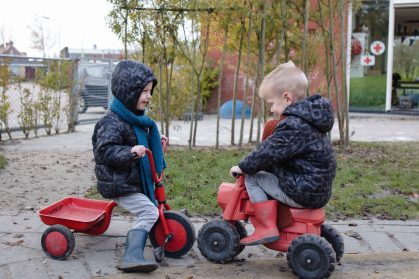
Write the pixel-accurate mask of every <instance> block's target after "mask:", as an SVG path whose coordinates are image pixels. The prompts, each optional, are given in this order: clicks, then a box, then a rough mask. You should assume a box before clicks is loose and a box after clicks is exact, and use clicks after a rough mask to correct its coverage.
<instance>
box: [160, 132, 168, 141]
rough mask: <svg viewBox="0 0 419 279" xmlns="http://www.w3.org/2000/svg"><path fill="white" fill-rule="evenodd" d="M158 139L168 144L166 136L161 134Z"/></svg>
mask: <svg viewBox="0 0 419 279" xmlns="http://www.w3.org/2000/svg"><path fill="white" fill-rule="evenodd" d="M160 139H162V140H164V141H165V142H169V138H168V137H166V135H163V134H161V135H160Z"/></svg>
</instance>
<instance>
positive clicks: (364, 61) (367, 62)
mask: <svg viewBox="0 0 419 279" xmlns="http://www.w3.org/2000/svg"><path fill="white" fill-rule="evenodd" d="M374 64H375V56H374V55H370V54H365V55H362V56H361V65H362V66H373V65H374Z"/></svg>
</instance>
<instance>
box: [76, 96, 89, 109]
mask: <svg viewBox="0 0 419 279" xmlns="http://www.w3.org/2000/svg"><path fill="white" fill-rule="evenodd" d="M77 106H78V111H79V113H85V112H86V111H87V102H86V99H85V98H84V97H83V95H81V94H80V95H79V97H78V99H77Z"/></svg>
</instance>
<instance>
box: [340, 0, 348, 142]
mask: <svg viewBox="0 0 419 279" xmlns="http://www.w3.org/2000/svg"><path fill="white" fill-rule="evenodd" d="M344 11H345V4H344V2H343V0H339V18H340V57H341V59H340V60H341V66H342V93H343V96H342V108H343V113H342V117H343V119H342V122H343V134H344V137H343V139H342V140H343V146H344V147H345V148H347V147H348V144H349V99H348V88H347V86H346V47H345V46H346V44H345V23H344V22H345V12H344Z"/></svg>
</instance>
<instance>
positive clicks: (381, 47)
mask: <svg viewBox="0 0 419 279" xmlns="http://www.w3.org/2000/svg"><path fill="white" fill-rule="evenodd" d="M370 50H371V52H372V54H374V55H380V54H383V52H384V51H385V50H386V46H385V44H384V43H383V42H381V41H374V42H372V44H371V46H370Z"/></svg>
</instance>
